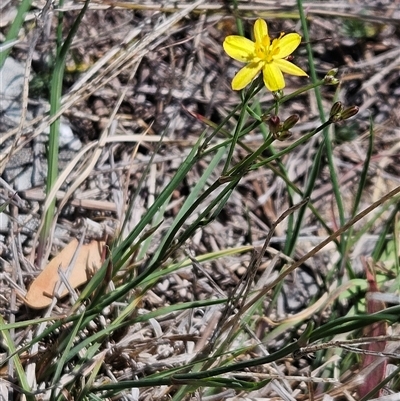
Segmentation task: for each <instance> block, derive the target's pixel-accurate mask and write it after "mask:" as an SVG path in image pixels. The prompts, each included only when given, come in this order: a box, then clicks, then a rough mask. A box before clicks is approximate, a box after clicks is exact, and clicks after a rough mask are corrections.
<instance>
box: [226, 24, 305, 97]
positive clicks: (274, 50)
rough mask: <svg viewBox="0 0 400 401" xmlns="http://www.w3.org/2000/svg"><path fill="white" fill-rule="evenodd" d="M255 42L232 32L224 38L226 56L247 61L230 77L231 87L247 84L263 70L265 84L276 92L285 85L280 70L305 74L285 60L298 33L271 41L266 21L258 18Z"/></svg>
mask: <svg viewBox="0 0 400 401" xmlns="http://www.w3.org/2000/svg"><path fill="white" fill-rule="evenodd" d="M254 38H255V42H253V41H252V40H249V39H246V38H244V37H243V36H237V35H231V36H227V37H226V38H225V40H224V43H223V47H224V50H225V52H226V53H227V54H228V56H230V57H232V58H233V59H235V60H238V61H241V62H243V63H247V65H246V66H244V67H243V68H242V69H241V70H240V71H239V72H238V73H237V74H236V75H235V77H234V78H233V81H232V89H233V90H240V89H243V88H244V87H245V86H247V85H248V84H249V83H250V82H251V81H252V80H253V79H254V78H255V77H256V75H257V74H258V73H259V72H260V71H261V70H262V72H263V78H264V83H265V86H266V87H267V88H268V89H269V90H270V91H271V92H275V91H278V90H280V89H283V88H284V87H285V80H284V78H283V74H282V72H284V73H286V74H291V75H297V76H308V75H307V74H306V73H305V72H304V71H303V70H302V69H301V68H299V67H297V66H296V65H294V64H292V63H291V62H290V61H288V60H285V59H286V58H287V57H288V56H289V55H290V54H291V53H293V52H294V51H295V50H296V49H297V47H298V46H299V44H300V42H301V36H300V35H299V34H297V33H289V34H287V35H285V34H284V33H281V35H280V36H279V38H277V39H274V40H272V42H271V38H270V37H269V35H268V26H267V23H266V22H265V21H264V20H262V19H258V20H257V21H256V22H255V24H254Z"/></svg>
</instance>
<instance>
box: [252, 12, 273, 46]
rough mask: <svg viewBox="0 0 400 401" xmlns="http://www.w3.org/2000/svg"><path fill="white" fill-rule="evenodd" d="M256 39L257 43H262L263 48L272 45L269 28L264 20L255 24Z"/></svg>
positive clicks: (259, 20)
mask: <svg viewBox="0 0 400 401" xmlns="http://www.w3.org/2000/svg"><path fill="white" fill-rule="evenodd" d="M254 39H255V40H256V43H261V44H262V45H263V46H269V45H270V39H269V36H268V26H267V23H266V22H265V21H264V20H263V19H258V20H257V21H256V22H255V24H254Z"/></svg>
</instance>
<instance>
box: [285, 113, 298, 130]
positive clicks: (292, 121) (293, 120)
mask: <svg viewBox="0 0 400 401" xmlns="http://www.w3.org/2000/svg"><path fill="white" fill-rule="evenodd" d="M299 120H300V117H299V115H298V114H292V115H291V116H290V117H288V118H287V119H286V120H285V121H284V122H283V125H282V130H283V131H289V130H290V129H291V128H293V127H294V126H295V125H296V124H297V123H298V121H299Z"/></svg>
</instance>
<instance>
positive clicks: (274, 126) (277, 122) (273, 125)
mask: <svg viewBox="0 0 400 401" xmlns="http://www.w3.org/2000/svg"><path fill="white" fill-rule="evenodd" d="M267 124H268V127H269V130H270V131H271V133H272V134H276V133H278V132H280V131H281V130H282V125H281V119H280V118H279V117H278V116H275V115H272V116H271V117H270V119H269V120H268V121H267Z"/></svg>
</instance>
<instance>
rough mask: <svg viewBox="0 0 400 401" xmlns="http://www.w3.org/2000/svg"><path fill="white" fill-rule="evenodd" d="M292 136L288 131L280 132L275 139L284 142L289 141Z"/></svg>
mask: <svg viewBox="0 0 400 401" xmlns="http://www.w3.org/2000/svg"><path fill="white" fill-rule="evenodd" d="M292 135H293V134H292V133H291V132H290V131H282V132H279V133H278V135H276V136H275V138H276V139H277V140H278V141H285V140H286V139H289V138H290V137H291V136H292Z"/></svg>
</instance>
